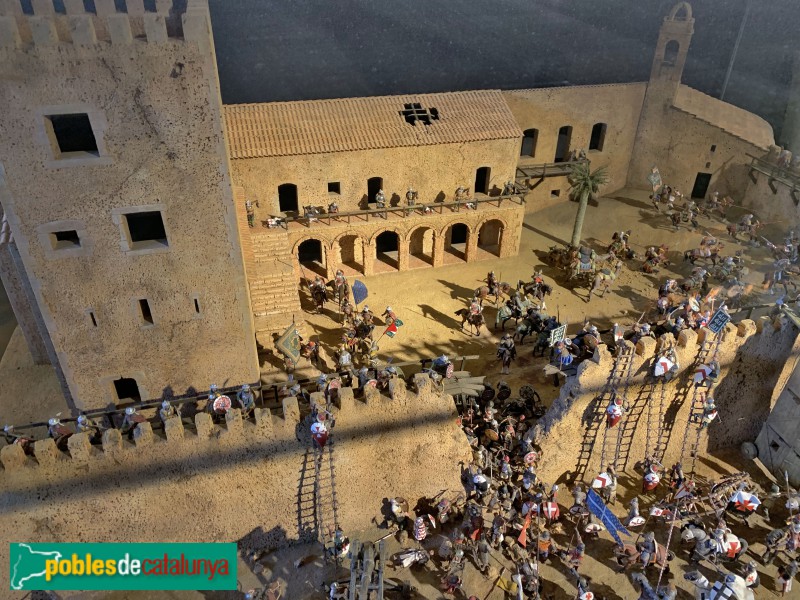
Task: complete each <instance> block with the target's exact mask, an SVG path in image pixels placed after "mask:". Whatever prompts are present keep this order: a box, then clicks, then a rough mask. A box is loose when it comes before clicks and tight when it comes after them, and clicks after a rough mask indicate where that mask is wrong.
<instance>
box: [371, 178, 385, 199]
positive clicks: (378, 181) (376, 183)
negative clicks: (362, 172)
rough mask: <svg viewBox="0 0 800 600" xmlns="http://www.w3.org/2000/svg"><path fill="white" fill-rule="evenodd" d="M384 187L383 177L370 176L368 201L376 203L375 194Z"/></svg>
mask: <svg viewBox="0 0 800 600" xmlns="http://www.w3.org/2000/svg"><path fill="white" fill-rule="evenodd" d="M382 189H383V177H370V178H369V179H367V203H368V204H375V196H376V194H377V193H378V192H379V191H380V190H382Z"/></svg>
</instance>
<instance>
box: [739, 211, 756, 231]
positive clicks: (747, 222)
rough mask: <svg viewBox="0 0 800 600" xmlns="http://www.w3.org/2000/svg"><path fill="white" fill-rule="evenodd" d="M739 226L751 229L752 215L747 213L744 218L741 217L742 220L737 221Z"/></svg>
mask: <svg viewBox="0 0 800 600" xmlns="http://www.w3.org/2000/svg"><path fill="white" fill-rule="evenodd" d="M739 225H740V226H741V227H742V228H749V227H752V225H753V215H752V214H749V213H748V214H746V215H744V216H743V217H742V218H741V219H740V220H739Z"/></svg>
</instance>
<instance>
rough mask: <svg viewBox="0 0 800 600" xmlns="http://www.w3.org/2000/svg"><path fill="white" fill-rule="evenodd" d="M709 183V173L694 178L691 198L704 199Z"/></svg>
mask: <svg viewBox="0 0 800 600" xmlns="http://www.w3.org/2000/svg"><path fill="white" fill-rule="evenodd" d="M710 183H711V173H698V174H697V177H695V178H694V187H693V188H692V198H705V197H706V192H708V186H709V184H710Z"/></svg>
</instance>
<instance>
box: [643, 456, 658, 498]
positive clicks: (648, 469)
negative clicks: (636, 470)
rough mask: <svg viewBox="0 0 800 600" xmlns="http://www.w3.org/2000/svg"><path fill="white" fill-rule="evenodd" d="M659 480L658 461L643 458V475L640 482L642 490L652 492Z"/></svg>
mask: <svg viewBox="0 0 800 600" xmlns="http://www.w3.org/2000/svg"><path fill="white" fill-rule="evenodd" d="M659 481H661V475H660V474H659V473H658V463H656V462H655V461H650V460H649V459H646V460H645V475H644V481H643V482H642V491H643V492H652V491H653V490H654V489H656V487H657V486H658V482H659Z"/></svg>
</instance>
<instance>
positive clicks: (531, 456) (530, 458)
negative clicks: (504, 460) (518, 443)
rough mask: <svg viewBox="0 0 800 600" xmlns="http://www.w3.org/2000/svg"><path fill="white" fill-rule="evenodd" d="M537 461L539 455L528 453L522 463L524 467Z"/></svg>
mask: <svg viewBox="0 0 800 600" xmlns="http://www.w3.org/2000/svg"><path fill="white" fill-rule="evenodd" d="M538 459H539V455H538V454H537V453H536V452H528V453H527V454H526V455H525V457H524V458H523V461H524V462H525V464H526V465H532V464H534V463H535V462H536V461H537V460H538Z"/></svg>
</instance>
